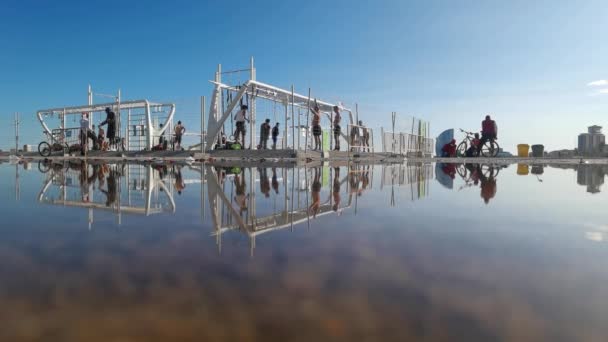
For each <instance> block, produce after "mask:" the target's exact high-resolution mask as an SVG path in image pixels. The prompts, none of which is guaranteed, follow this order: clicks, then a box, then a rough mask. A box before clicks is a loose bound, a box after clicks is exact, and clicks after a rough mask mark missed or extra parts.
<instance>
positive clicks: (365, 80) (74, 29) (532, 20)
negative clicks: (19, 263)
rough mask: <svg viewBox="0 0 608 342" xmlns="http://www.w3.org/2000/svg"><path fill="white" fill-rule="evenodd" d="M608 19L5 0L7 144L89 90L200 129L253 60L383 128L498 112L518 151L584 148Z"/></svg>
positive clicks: (582, 12) (605, 90)
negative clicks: (219, 87)
mask: <svg viewBox="0 0 608 342" xmlns="http://www.w3.org/2000/svg"><path fill="white" fill-rule="evenodd" d="M607 22H608V6H607V5H606V2H605V0H597V1H596V0H589V1H584V0H579V1H561V0H552V1H530V0H527V1H520V0H510V1H493V0H487V1H481V0H478V1H456V0H454V1H452V0H444V1H435V0H426V1H405V0H394V1H352V0H351V1H317V0H311V1H306V2H303V1H145V2H143V1H138V2H131V1H114V0H106V1H44V0H38V1H31V0H18V1H15V0H3V1H2V5H1V10H0V44H1V46H2V50H1V52H0V100H1V101H0V113H2V115H1V118H0V124H1V125H2V126H1V127H3V128H1V129H0V138H1V139H0V148H7V147H8V146H9V145H11V144H12V141H13V140H12V139H13V138H12V137H13V128H12V118H13V112H15V111H18V112H21V113H22V121H23V126H24V128H23V131H24V134H23V135H24V137H25V142H28V143H36V142H37V141H38V140H39V138H40V134H39V132H40V131H41V128H40V126H39V124H37V122H36V121H35V120H34V112H35V110H36V109H41V108H49V107H56V106H64V105H77V104H84V103H85V102H86V87H87V84H89V83H91V84H93V86H94V89H95V90H98V91H102V92H114V91H115V90H116V89H117V88H121V89H122V91H123V94H124V97H125V98H127V99H136V98H147V99H150V100H169V101H171V100H172V101H175V102H176V103H177V104H178V110H177V117H178V118H179V117H180V113H183V114H184V117H188V115H186V114H187V113H194V111H196V108H197V107H196V101H197V98H198V96H200V95H209V94H210V92H211V85H210V84H209V83H208V82H207V80H209V79H211V78H212V77H213V73H214V71H215V68H216V65H217V64H218V63H222V64H223V65H224V67H225V68H227V69H230V68H237V67H243V66H246V65H247V64H248V59H249V56H251V55H253V56H255V58H256V66H257V68H258V79H259V80H261V81H263V82H266V83H271V84H275V85H278V86H282V87H289V86H290V85H291V84H292V83H293V84H295V86H296V90H298V91H300V92H302V93H305V92H306V91H307V88H308V87H311V88H312V89H313V94H314V95H315V96H318V97H320V98H324V99H328V100H332V101H337V100H340V101H344V102H345V103H346V104H352V103H354V102H357V103H359V106H360V108H361V114H360V116H361V117H362V118H363V120H364V121H367V122H368V123H370V124H373V125H380V124H383V125H385V126H388V125H389V124H390V112H391V111H397V112H398V113H400V114H401V115H403V116H405V115H416V116H419V117H421V118H424V119H426V120H429V121H430V122H431V129H432V134H433V136H435V135H436V134H438V133H439V132H440V131H442V130H443V129H446V128H458V127H462V128H465V129H471V130H473V129H479V126H480V121H481V119H482V118H483V116H484V115H485V114H486V113H491V114H492V115H493V117H495V118H496V120H497V122H498V125H499V142H500V143H501V145H503V146H505V149H506V150H509V151H515V145H516V144H517V143H521V142H523V143H530V144H533V143H544V144H545V145H546V146H547V148H548V149H556V148H572V147H574V145H575V143H576V136H577V134H578V133H580V132H583V131H585V130H586V127H587V126H588V125H591V124H598V125H602V126H608V115H607V114H608V82H596V83H594V84H597V85H594V86H591V85H589V83H590V82H594V81H600V80H608V44H607V41H608V39H607V38H608V37H607V36H606V34H607V33H608V27H607V24H606V23H607ZM180 111H181V112H180ZM186 123H187V122H186ZM187 124H188V123H187Z"/></svg>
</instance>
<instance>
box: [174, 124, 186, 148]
mask: <svg viewBox="0 0 608 342" xmlns="http://www.w3.org/2000/svg"><path fill="white" fill-rule="evenodd" d="M174 130H175V145H174V150H178V151H179V150H181V149H182V136H183V135H184V133H186V127H184V125H182V122H181V121H178V122H177V126H175V128H174Z"/></svg>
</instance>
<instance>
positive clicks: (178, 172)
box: [173, 166, 186, 195]
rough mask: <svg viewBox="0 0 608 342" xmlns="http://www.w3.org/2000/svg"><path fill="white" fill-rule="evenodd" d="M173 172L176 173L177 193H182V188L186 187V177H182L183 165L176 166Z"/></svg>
mask: <svg viewBox="0 0 608 342" xmlns="http://www.w3.org/2000/svg"><path fill="white" fill-rule="evenodd" d="M173 172H174V173H175V190H177V193H178V194H179V195H181V194H182V190H184V188H186V184H185V183H184V178H182V167H181V166H176V167H175V169H174V171H173Z"/></svg>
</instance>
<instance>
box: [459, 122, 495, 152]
mask: <svg viewBox="0 0 608 342" xmlns="http://www.w3.org/2000/svg"><path fill="white" fill-rule="evenodd" d="M460 131H461V132H462V133H465V134H466V136H465V138H464V139H463V140H462V141H461V142H460V144H458V147H456V156H457V157H460V158H463V157H466V156H467V150H468V149H469V146H471V145H472V144H473V139H475V133H473V132H468V131H465V130H464V129H462V128H461V129H460ZM498 151H500V146H499V145H498V143H497V142H496V140H494V139H490V140H488V141H486V142H485V143H484V144H482V145H481V148H480V149H479V150H477V151H474V152H473V157H479V155H480V154H481V155H482V156H484V157H487V158H491V157H496V156H497V155H498Z"/></svg>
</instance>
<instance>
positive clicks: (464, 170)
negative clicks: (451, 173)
mask: <svg viewBox="0 0 608 342" xmlns="http://www.w3.org/2000/svg"><path fill="white" fill-rule="evenodd" d="M456 172H458V175H459V176H460V177H462V179H466V178H467V167H466V166H465V165H464V164H460V165H458V168H456Z"/></svg>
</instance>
